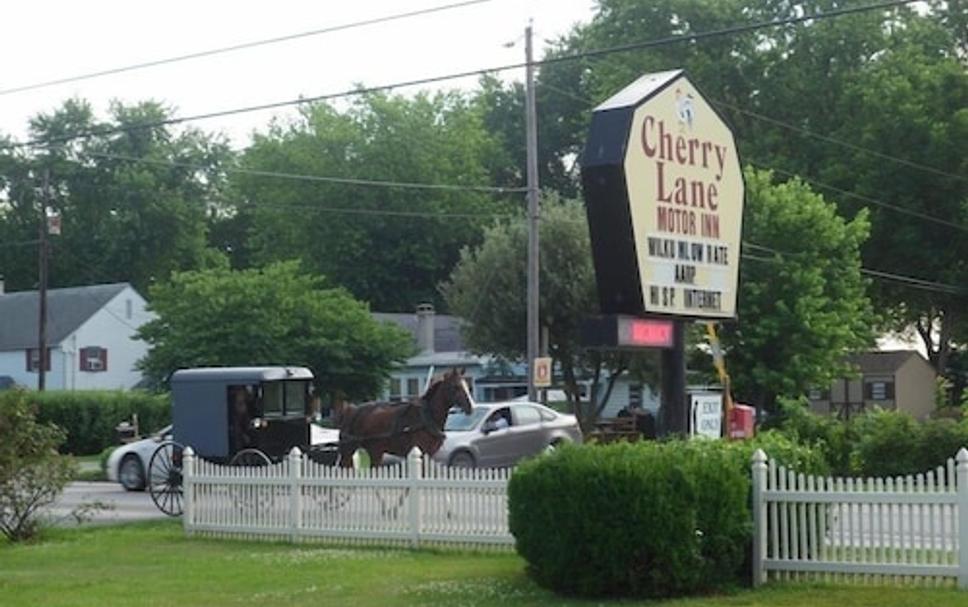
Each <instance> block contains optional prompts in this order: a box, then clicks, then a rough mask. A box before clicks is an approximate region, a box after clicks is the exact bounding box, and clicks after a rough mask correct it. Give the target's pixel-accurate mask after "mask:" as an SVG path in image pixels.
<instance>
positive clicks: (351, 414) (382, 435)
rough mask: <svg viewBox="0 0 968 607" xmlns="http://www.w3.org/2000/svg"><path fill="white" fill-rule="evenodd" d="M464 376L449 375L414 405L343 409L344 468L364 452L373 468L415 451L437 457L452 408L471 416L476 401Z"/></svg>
mask: <svg viewBox="0 0 968 607" xmlns="http://www.w3.org/2000/svg"><path fill="white" fill-rule="evenodd" d="M463 375H464V372H463V370H462V369H461V370H458V369H454V370H452V371H449V372H448V373H446V374H445V375H444V376H443V377H442V378H441V379H438V380H436V381H434V382H433V383H432V384H431V385H430V387H429V388H427V392H426V393H425V394H424V395H423V396H422V397H420V398H419V399H417V400H414V401H411V402H406V403H381V402H376V403H366V404H362V405H343V406H341V407H339V408H338V411H337V412H336V414H337V416H338V419H339V455H340V465H341V466H343V467H344V468H349V467H352V465H353V453H355V452H356V450H357V449H360V448H362V449H365V450H366V452H367V453H369V455H370V462H371V465H373V466H378V465H380V463H381V462H382V461H383V455H384V454H385V453H391V454H393V455H398V456H400V457H406V456H407V454H408V453H410V450H411V449H413V448H414V447H419V448H420V450H421V451H423V453H424V454H426V455H433V454H434V453H436V452H437V450H438V449H440V446H441V445H442V444H443V442H444V422H445V421H447V413H448V411H450V408H451V407H458V408H459V409H460V410H461V411H463V412H464V413H468V414H469V413H470V412H471V406H472V404H473V401H472V399H471V395H470V392H468V390H467V385H466V384H465V383H464V377H463Z"/></svg>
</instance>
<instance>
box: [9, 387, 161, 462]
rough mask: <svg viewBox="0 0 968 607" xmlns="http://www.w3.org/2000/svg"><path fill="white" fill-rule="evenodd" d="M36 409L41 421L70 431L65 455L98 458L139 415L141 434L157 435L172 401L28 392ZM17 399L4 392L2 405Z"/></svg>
mask: <svg viewBox="0 0 968 607" xmlns="http://www.w3.org/2000/svg"><path fill="white" fill-rule="evenodd" d="M26 394H27V399H28V400H29V402H30V403H31V404H32V405H34V406H35V407H36V410H37V421H38V422H41V423H47V422H52V423H54V424H57V425H58V426H60V427H61V428H63V429H64V430H66V431H67V441H66V442H64V444H62V445H61V451H62V452H64V453H72V454H74V455H94V454H97V453H100V452H101V451H103V450H104V449H105V448H106V447H108V446H110V445H113V444H116V442H117V435H116V434H115V430H114V428H115V426H117V425H118V424H119V423H120V422H122V421H124V420H129V419H130V418H131V415H132V414H133V413H137V414H138V425H139V430H140V431H141V433H143V434H144V433H147V432H154V431H155V430H158V429H159V428H161V427H162V426H165V425H166V424H168V423H169V420H170V419H171V399H170V398H169V396H168V395H167V394H161V395H159V394H150V393H147V392H141V391H128V392H123V391H100V390H98V391H93V390H92V391H75V392H70V391H60V390H48V391H45V392H27V393H26ZM13 397H14V391H11V392H0V404H2V403H4V402H5V401H6V400H8V399H11V398H13Z"/></svg>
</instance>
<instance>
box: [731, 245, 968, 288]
mask: <svg viewBox="0 0 968 607" xmlns="http://www.w3.org/2000/svg"><path fill="white" fill-rule="evenodd" d="M743 246H744V247H749V248H752V249H757V250H760V251H766V252H768V253H772V254H774V255H775V256H777V257H782V256H784V255H786V256H793V255H794V254H793V253H789V252H784V251H778V250H777V249H773V248H770V247H765V246H763V245H758V244H755V243H752V242H748V241H743ZM742 256H743V257H747V258H748V259H752V260H754V261H765V262H777V261H779V260H778V259H775V258H768V257H758V256H754V255H750V254H748V253H743V254H742ZM860 272H861V274H864V275H866V276H870V277H872V278H880V279H883V280H891V281H894V282H902V283H905V284H907V285H908V286H913V287H917V288H920V289H925V290H929V291H936V292H938V293H946V294H949V295H964V294H968V289H963V288H961V287H959V286H957V285H951V284H946V283H942V282H936V281H933V280H925V279H923V278H917V277H914V276H905V275H902V274H894V273H892V272H885V271H883V270H875V269H871V268H864V267H861V269H860Z"/></svg>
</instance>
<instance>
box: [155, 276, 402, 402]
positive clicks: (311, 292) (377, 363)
mask: <svg viewBox="0 0 968 607" xmlns="http://www.w3.org/2000/svg"><path fill="white" fill-rule="evenodd" d="M150 293H151V297H150V308H151V310H153V311H154V312H155V313H156V314H157V315H158V318H157V319H155V320H152V321H150V322H148V323H147V324H145V325H144V326H142V328H141V330H140V331H139V333H138V336H139V338H141V339H144V340H145V341H146V342H147V343H148V345H149V348H150V349H149V351H148V354H147V356H146V357H145V358H144V359H143V360H142V361H141V362H140V363H139V366H140V368H141V369H142V370H144V371H145V373H146V375H147V376H148V377H149V378H150V379H152V380H154V381H155V382H161V381H164V379H165V378H166V377H167V376H168V375H169V374H170V373H171V372H173V371H175V370H176V369H178V368H181V367H197V366H218V365H224V366H240V365H280V364H285V365H300V366H306V367H309V368H311V369H312V370H313V372H314V374H315V376H316V379H315V382H316V385H317V388H319V390H320V391H321V392H322V393H325V394H329V395H336V394H338V395H340V396H345V397H347V398H351V399H365V398H372V397H374V396H376V395H377V394H378V393H379V392H380V390H381V389H382V387H383V384H384V381H385V379H386V378H387V377H388V375H389V371H390V368H391V367H392V366H393V365H394V364H395V363H398V362H401V361H403V360H404V359H405V358H406V357H407V356H408V355H409V354H410V353H411V350H412V348H413V346H412V343H411V337H410V335H409V334H408V333H406V332H405V331H403V330H402V329H399V328H398V327H395V326H393V325H389V324H381V323H378V322H377V321H376V320H374V319H373V317H372V316H371V315H370V313H369V311H368V310H367V308H366V306H364V305H363V304H361V303H359V302H358V301H356V300H355V299H353V298H352V297H351V296H350V295H349V294H348V293H347V292H346V291H344V290H342V289H334V288H324V286H323V280H322V279H320V278H318V277H315V276H313V275H311V274H308V273H305V272H302V271H300V270H299V266H298V263H297V262H281V263H276V264H271V265H269V266H266V267H265V268H262V269H252V270H241V271H233V270H230V269H228V268H227V267H221V268H216V269H211V270H200V271H192V272H178V273H175V274H174V275H173V276H172V278H171V281H170V282H166V283H159V284H157V285H155V286H153V287H152V288H151V291H150Z"/></svg>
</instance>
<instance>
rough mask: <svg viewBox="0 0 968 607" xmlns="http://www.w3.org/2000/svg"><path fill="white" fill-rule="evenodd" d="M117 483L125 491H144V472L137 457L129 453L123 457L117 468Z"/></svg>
mask: <svg viewBox="0 0 968 607" xmlns="http://www.w3.org/2000/svg"><path fill="white" fill-rule="evenodd" d="M118 481H119V482H120V483H121V486H122V487H124V489H125V490H126V491H144V489H145V470H144V466H143V465H142V464H141V461H140V460H139V459H138V456H137V455H135V454H133V453H131V454H128V455H125V456H124V459H122V460H121V465H120V466H118Z"/></svg>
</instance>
